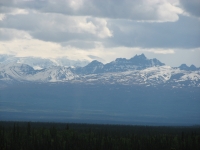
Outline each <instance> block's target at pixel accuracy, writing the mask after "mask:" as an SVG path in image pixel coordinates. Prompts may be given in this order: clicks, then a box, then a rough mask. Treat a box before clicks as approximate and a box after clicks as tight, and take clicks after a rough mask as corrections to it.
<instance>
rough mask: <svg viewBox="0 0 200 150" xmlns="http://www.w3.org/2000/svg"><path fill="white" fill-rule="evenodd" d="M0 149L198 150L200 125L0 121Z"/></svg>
mask: <svg viewBox="0 0 200 150" xmlns="http://www.w3.org/2000/svg"><path fill="white" fill-rule="evenodd" d="M0 149H1V150H6V149H7V150H10V149H16V150H17V149H30V150H31V149H32V150H34V149H36V150H45V149H47V150H56V149H58V150H64V149H69V150H76V149H82V150H90V149H91V150H94V149H95V150H107V149H110V150H112V149H113V150H116V149H119V150H121V149H126V150H128V149H130V150H132V149H136V150H146V149H148V150H155V149H162V150H170V149H171V150H179V149H180V150H188V149H192V150H199V149H200V127H199V126H190V127H166V126H165V127H164V126H154V127H153V126H122V125H94V124H64V123H33V122H31V123H30V122H29V123H27V122H15V123H14V122H0Z"/></svg>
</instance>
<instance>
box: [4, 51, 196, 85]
mask: <svg viewBox="0 0 200 150" xmlns="http://www.w3.org/2000/svg"><path fill="white" fill-rule="evenodd" d="M0 62H1V64H0V83H13V82H41V83H47V82H68V83H74V84H75V83H79V84H80V83H83V84H121V85H142V86H157V85H163V86H171V87H173V88H180V87H186V86H188V87H200V68H196V67H195V66H194V65H191V66H190V67H188V66H187V65H186V64H182V65H181V66H180V67H170V66H166V65H165V64H164V63H162V62H160V61H159V60H157V59H156V58H154V59H147V58H146V57H145V55H144V54H141V55H136V56H134V57H132V58H131V59H125V58H117V59H116V60H115V61H112V62H110V63H107V64H103V63H101V62H99V61H97V60H94V61H92V62H91V63H89V64H87V63H88V62H86V61H82V62H81V61H79V62H75V61H74V62H73V61H70V60H69V59H67V58H62V59H61V58H60V59H58V60H54V61H52V60H48V59H41V58H16V57H14V56H13V57H11V56H6V55H0ZM86 64H87V65H86ZM71 66H73V67H71ZM81 66H82V67H81Z"/></svg>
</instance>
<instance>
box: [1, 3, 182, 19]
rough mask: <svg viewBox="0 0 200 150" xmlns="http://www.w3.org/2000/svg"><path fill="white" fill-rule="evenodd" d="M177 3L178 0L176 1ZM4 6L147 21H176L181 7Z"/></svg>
mask: <svg viewBox="0 0 200 150" xmlns="http://www.w3.org/2000/svg"><path fill="white" fill-rule="evenodd" d="M176 1H177V0H176ZM1 4H2V6H6V7H17V8H21V9H27V8H28V9H33V10H38V11H41V12H48V13H61V14H66V15H72V16H92V17H100V18H113V19H131V20H144V21H152V20H153V21H176V20H177V19H178V14H180V13H181V10H180V8H178V7H177V6H175V5H174V4H173V3H170V2H167V1H159V2H156V1H146V0H123V1H122V0H108V1H104V0H103V1H102V0H59V1H57V0H45V1H42V0H32V1H22V0H16V1H10V3H8V2H7V1H5V0H4V1H3V2H1Z"/></svg>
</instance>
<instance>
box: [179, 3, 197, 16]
mask: <svg viewBox="0 0 200 150" xmlns="http://www.w3.org/2000/svg"><path fill="white" fill-rule="evenodd" d="M180 2H181V4H182V6H183V8H184V9H185V10H186V11H187V12H189V13H190V14H192V15H194V16H196V17H200V1H199V0H180Z"/></svg>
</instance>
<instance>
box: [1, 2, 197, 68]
mask: <svg viewBox="0 0 200 150" xmlns="http://www.w3.org/2000/svg"><path fill="white" fill-rule="evenodd" d="M141 53H144V54H145V55H146V56H147V57H148V58H157V59H159V60H160V61H161V62H164V63H166V64H167V65H170V66H179V65H180V64H182V63H186V64H187V65H191V64H194V65H196V66H197V67H200V0H0V54H14V55H16V56H20V57H24V56H34V57H44V58H49V57H50V58H55V57H63V56H67V57H68V58H69V59H74V60H76V59H79V60H83V59H86V60H90V61H91V60H92V59H98V60H100V61H102V62H103V63H106V62H109V61H112V60H114V59H115V58H118V57H124V58H131V57H133V56H134V55H136V54H141Z"/></svg>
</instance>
